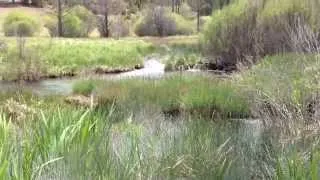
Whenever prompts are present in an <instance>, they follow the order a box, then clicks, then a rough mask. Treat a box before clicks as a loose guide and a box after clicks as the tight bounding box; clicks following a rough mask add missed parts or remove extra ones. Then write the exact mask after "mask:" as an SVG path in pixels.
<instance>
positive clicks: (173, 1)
mask: <svg viewBox="0 0 320 180" xmlns="http://www.w3.org/2000/svg"><path fill="white" fill-rule="evenodd" d="M171 6H172V12H173V13H174V7H175V0H171Z"/></svg>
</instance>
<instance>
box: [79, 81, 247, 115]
mask: <svg viewBox="0 0 320 180" xmlns="http://www.w3.org/2000/svg"><path fill="white" fill-rule="evenodd" d="M80 84H81V82H80ZM83 84H87V82H86V81H84V82H83ZM95 84H96V87H97V88H96V93H97V98H98V99H99V101H100V104H101V105H103V104H113V102H115V103H116V104H117V105H119V106H120V107H123V109H124V110H125V111H126V110H129V111H131V110H135V109H138V110H139V109H143V108H145V107H147V106H154V107H155V108H158V109H160V110H161V111H163V112H165V113H169V114H171V113H173V114H175V113H177V112H179V111H180V112H183V111H187V112H194V113H195V114H199V115H206V116H209V117H210V116H212V115H213V116H215V117H219V116H221V117H248V116H250V111H249V107H248V103H247V99H246V98H245V97H244V96H242V95H241V93H240V91H238V87H237V86H233V85H232V82H231V81H228V80H226V81H224V80H217V79H214V78H210V77H206V76H203V75H194V76H193V75H190V76H188V75H175V76H173V77H168V78H164V79H161V80H139V79H129V80H121V81H117V82H101V81H97V82H95Z"/></svg>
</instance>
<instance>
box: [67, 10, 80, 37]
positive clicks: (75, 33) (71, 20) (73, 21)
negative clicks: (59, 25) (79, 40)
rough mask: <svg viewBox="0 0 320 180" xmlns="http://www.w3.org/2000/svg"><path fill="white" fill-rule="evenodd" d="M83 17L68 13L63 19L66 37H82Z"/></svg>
mask: <svg viewBox="0 0 320 180" xmlns="http://www.w3.org/2000/svg"><path fill="white" fill-rule="evenodd" d="M81 23H82V22H81V19H80V18H78V17H77V16H74V15H72V14H68V15H66V16H65V17H64V19H63V35H64V36H65V37H80V36H81V34H82V27H81Z"/></svg>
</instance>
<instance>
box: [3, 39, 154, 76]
mask: <svg viewBox="0 0 320 180" xmlns="http://www.w3.org/2000/svg"><path fill="white" fill-rule="evenodd" d="M3 42H4V43H5V44H7V47H8V48H7V50H4V51H3V52H2V53H1V56H2V63H1V65H0V69H1V72H2V77H3V78H4V79H8V80H10V79H17V76H19V73H22V74H23V73H26V74H28V73H29V74H32V73H38V74H39V76H61V75H64V74H78V73H79V72H80V71H82V70H92V71H94V69H95V68H99V67H100V68H101V69H102V71H106V72H108V71H112V70H115V69H118V70H119V71H121V70H126V69H134V67H135V66H136V65H142V64H143V59H144V56H145V55H147V54H150V53H152V52H153V51H154V47H153V46H152V45H151V44H149V43H146V42H144V41H140V40H118V41H115V40H111V39H108V40H90V39H87V40H80V39H48V38H27V39H23V40H17V39H12V38H5V39H4V40H3ZM21 54H22V55H21ZM21 56H22V57H21ZM17 63H19V64H22V65H24V66H25V67H24V69H22V70H21V69H19V67H16V66H15V65H16V64H17ZM8 69H10V71H9V72H8V71H6V70H8ZM12 70H13V71H12ZM15 71H17V72H15ZM19 71H20V72H19ZM29 71H31V72H29Z"/></svg>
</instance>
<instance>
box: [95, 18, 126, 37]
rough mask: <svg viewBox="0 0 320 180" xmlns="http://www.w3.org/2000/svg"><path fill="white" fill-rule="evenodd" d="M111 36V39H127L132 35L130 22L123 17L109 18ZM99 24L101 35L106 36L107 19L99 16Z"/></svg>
mask: <svg viewBox="0 0 320 180" xmlns="http://www.w3.org/2000/svg"><path fill="white" fill-rule="evenodd" d="M109 18H110V19H109V35H110V36H111V37H116V38H119V37H125V36H128V35H129V33H130V29H129V22H128V21H126V20H125V19H124V18H123V17H121V16H110V17H109ZM97 24H98V30H99V32H100V35H102V34H106V25H105V17H104V16H97Z"/></svg>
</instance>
